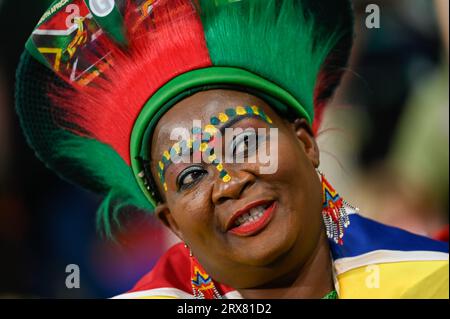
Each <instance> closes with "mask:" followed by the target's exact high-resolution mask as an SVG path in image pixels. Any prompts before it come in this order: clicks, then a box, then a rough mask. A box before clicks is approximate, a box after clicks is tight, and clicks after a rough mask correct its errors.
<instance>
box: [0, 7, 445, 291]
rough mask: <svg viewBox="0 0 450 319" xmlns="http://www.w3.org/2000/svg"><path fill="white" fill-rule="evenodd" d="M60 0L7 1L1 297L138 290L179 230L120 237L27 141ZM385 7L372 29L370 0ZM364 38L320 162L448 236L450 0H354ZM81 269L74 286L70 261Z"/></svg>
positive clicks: (364, 193) (0, 91)
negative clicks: (37, 58) (26, 113)
mask: <svg viewBox="0 0 450 319" xmlns="http://www.w3.org/2000/svg"><path fill="white" fill-rule="evenodd" d="M51 2H52V1H51V0H38V1H29V0H0V25H1V27H0V32H1V37H0V39H1V41H2V44H1V46H0V251H1V259H0V260H1V262H0V298H1V297H49V298H53V297H59V298H76V297H87V298H91V297H99V298H104V297H110V296H113V295H115V294H118V293H121V292H124V291H126V290H128V289H130V288H131V287H132V285H133V283H135V282H136V280H137V279H138V278H140V277H141V276H142V275H143V274H145V273H146V272H148V271H149V270H150V269H151V268H152V266H153V265H154V263H155V262H156V260H157V259H158V258H159V256H160V255H161V254H162V253H163V252H164V251H165V250H166V249H167V248H168V247H169V246H170V245H171V244H172V243H173V242H174V238H173V237H172V236H171V235H170V234H168V232H167V231H166V230H165V229H164V228H163V227H162V225H161V224H160V223H159V222H158V221H157V220H156V219H155V218H154V217H152V216H146V215H145V214H143V213H142V212H134V213H133V214H130V217H129V218H128V220H127V222H126V225H125V227H124V229H123V230H122V231H121V232H120V233H119V234H118V236H117V239H116V241H115V242H110V241H107V240H105V239H103V238H101V237H100V236H98V233H97V232H96V228H95V218H94V216H95V211H96V208H97V206H98V204H99V202H100V198H98V197H97V196H95V195H93V194H91V193H89V192H86V191H84V190H82V189H80V188H78V187H76V186H73V185H71V184H68V183H66V182H64V181H62V180H60V179H59V178H58V177H56V176H55V175H54V174H53V173H52V172H50V171H49V170H47V169H46V168H45V167H44V165H43V164H42V163H41V162H39V161H38V160H37V159H36V158H35V156H34V154H33V152H32V150H31V149H30V148H29V147H28V146H27V144H26V141H25V139H24V136H23V135H22V133H21V131H20V127H19V123H18V119H17V116H16V114H15V111H14V77H15V69H16V66H17V63H18V61H19V57H20V54H21V52H22V51H23V48H24V43H25V41H26V40H27V38H28V36H29V35H30V34H31V31H32V30H33V28H34V26H35V25H36V23H37V21H38V20H39V18H40V16H41V15H42V13H43V12H44V11H45V9H46V8H47V7H48V6H49V5H50V4H51ZM369 3H375V4H377V5H378V6H379V7H380V14H381V19H380V28H379V29H368V28H367V26H366V24H365V20H366V16H367V14H368V13H366V10H365V8H366V5H367V4H369ZM354 4H355V11H356V19H355V23H356V37H355V48H354V52H353V56H352V59H351V62H350V65H349V68H348V70H347V74H346V76H345V78H344V80H343V83H342V85H341V87H340V89H339V90H338V92H337V94H336V96H335V98H334V99H333V100H332V101H331V103H330V107H329V108H328V110H327V111H326V114H325V118H324V123H323V126H322V129H321V130H320V133H319V135H318V141H319V147H320V149H321V169H322V171H324V173H325V174H326V176H327V178H328V179H329V180H330V181H331V182H332V183H333V184H334V185H335V186H336V188H337V189H338V190H339V191H340V193H341V195H342V196H343V197H344V198H346V199H347V200H348V201H349V202H351V203H353V204H355V205H356V206H358V207H359V208H360V210H361V213H362V214H364V215H366V216H368V217H371V218H374V219H376V220H379V221H382V222H384V223H387V224H391V225H395V226H398V227H401V228H404V229H407V230H409V231H411V232H414V233H419V234H423V235H425V236H429V237H434V238H439V239H442V240H448V210H449V201H448V186H449V181H448V178H449V172H448V169H449V147H448V145H449V91H448V71H449V69H448V65H449V51H448V50H449V33H448V32H449V26H448V23H449V16H448V9H449V8H448V6H449V1H448V0H435V1H430V0H372V1H365V0H354ZM69 264H77V265H79V267H80V271H81V281H80V283H81V286H80V288H79V289H67V288H66V286H65V278H66V276H67V274H66V272H65V269H66V265H69Z"/></svg>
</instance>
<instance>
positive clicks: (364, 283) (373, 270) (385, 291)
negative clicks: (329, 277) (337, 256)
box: [338, 260, 449, 299]
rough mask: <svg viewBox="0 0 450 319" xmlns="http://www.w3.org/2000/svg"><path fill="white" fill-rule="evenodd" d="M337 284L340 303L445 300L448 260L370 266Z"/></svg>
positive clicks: (344, 275) (350, 273)
mask: <svg viewBox="0 0 450 319" xmlns="http://www.w3.org/2000/svg"><path fill="white" fill-rule="evenodd" d="M338 282H339V298H342V299H379V298H383V299H391V298H393V299H399V298H407V299H448V298H449V267H448V260H447V261H446V260H444V261H404V262H395V263H381V264H374V265H369V266H364V267H359V268H355V269H352V270H349V271H347V272H344V273H342V274H340V275H338Z"/></svg>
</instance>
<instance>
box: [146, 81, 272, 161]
mask: <svg viewBox="0 0 450 319" xmlns="http://www.w3.org/2000/svg"><path fill="white" fill-rule="evenodd" d="M239 105H242V106H243V105H258V106H259V107H262V108H263V109H264V110H267V109H268V108H269V107H268V105H267V103H265V102H264V101H263V100H261V99H259V98H258V97H256V96H254V95H251V94H248V93H244V92H238V91H231V90H210V91H205V92H200V93H197V94H195V95H193V96H191V97H188V98H186V99H184V100H182V101H181V102H179V103H177V104H176V105H174V106H173V107H172V108H171V109H170V110H169V111H168V112H167V113H166V114H164V116H163V117H162V118H161V119H160V120H159V122H158V124H157V126H156V128H155V131H154V134H153V139H152V154H154V155H155V156H158V155H157V154H162V152H163V151H164V150H166V149H167V148H169V147H170V146H172V144H173V143H174V141H171V140H170V134H171V133H172V132H173V130H175V129H180V128H181V129H187V130H189V131H190V130H191V129H192V126H193V121H194V120H195V121H201V126H202V127H203V126H204V125H206V124H208V123H209V120H210V118H211V117H212V116H216V115H218V113H220V112H223V111H224V110H226V109H228V108H230V107H231V108H232V107H236V106H239ZM155 156H152V158H153V159H157V158H156V157H155Z"/></svg>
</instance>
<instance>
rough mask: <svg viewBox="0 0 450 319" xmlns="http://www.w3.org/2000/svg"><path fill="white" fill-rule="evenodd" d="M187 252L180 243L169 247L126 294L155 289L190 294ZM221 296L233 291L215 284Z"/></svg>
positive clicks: (189, 271)
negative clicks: (174, 290) (180, 291)
mask: <svg viewBox="0 0 450 319" xmlns="http://www.w3.org/2000/svg"><path fill="white" fill-rule="evenodd" d="M190 263H191V260H190V257H189V251H188V249H186V248H185V247H184V245H183V244H182V243H180V244H177V245H175V246H173V247H171V248H170V249H169V250H168V251H167V252H166V253H165V254H164V255H163V256H162V257H161V258H160V259H159V261H158V263H157V264H156V265H155V267H154V268H153V269H152V270H151V271H150V272H149V273H148V274H146V275H145V276H144V277H142V278H141V280H139V281H138V283H137V284H136V285H135V286H134V287H133V289H131V290H130V291H129V292H128V293H132V292H138V291H144V290H150V289H156V288H178V289H181V290H183V291H184V292H186V293H188V294H192V293H193V292H192V286H191V267H190ZM215 286H216V288H217V290H218V291H219V293H220V294H221V295H225V294H227V293H228V292H231V291H235V289H233V288H230V287H228V286H225V285H222V284H219V283H217V282H215Z"/></svg>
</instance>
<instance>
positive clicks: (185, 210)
mask: <svg viewBox="0 0 450 319" xmlns="http://www.w3.org/2000/svg"><path fill="white" fill-rule="evenodd" d="M207 193H208V192H207V190H202V189H200V188H199V189H198V190H193V191H192V192H190V193H189V194H187V195H183V194H168V195H167V200H168V204H169V209H170V211H171V212H172V216H173V218H174V220H175V222H176V223H177V225H178V227H179V229H180V232H181V234H182V236H183V239H184V241H185V242H186V243H187V244H189V243H192V245H194V244H198V243H201V242H207V241H208V238H210V233H211V230H212V224H213V220H212V216H213V213H212V210H211V206H210V205H209V200H208V198H207V195H206V194H207Z"/></svg>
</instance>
